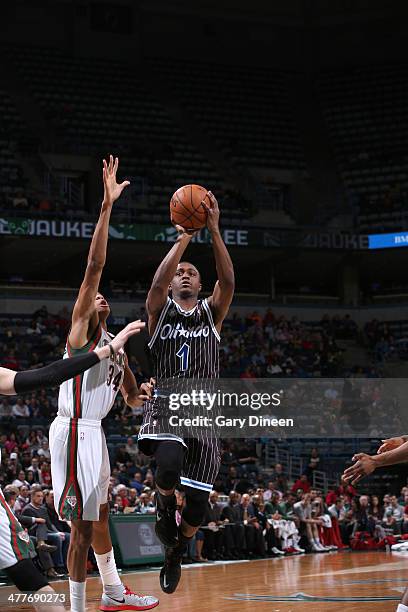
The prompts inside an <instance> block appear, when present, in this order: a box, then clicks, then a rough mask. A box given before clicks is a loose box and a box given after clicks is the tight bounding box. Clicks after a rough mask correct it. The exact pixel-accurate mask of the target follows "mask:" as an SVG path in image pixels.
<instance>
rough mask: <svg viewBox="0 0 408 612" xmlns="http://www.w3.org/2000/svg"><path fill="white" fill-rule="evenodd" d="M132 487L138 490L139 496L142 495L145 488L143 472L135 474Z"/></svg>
mask: <svg viewBox="0 0 408 612" xmlns="http://www.w3.org/2000/svg"><path fill="white" fill-rule="evenodd" d="M130 486H131V487H133V488H134V489H136V491H137V493H138V495H140V493H141V492H142V491H143V488H144V484H143V477H142V472H140V471H138V472H135V474H134V476H133V480H131V481H130Z"/></svg>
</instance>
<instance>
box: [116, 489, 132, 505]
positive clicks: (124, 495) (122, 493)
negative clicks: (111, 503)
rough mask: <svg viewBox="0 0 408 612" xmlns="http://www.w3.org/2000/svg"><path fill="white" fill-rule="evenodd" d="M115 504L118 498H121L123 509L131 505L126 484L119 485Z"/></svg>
mask: <svg viewBox="0 0 408 612" xmlns="http://www.w3.org/2000/svg"><path fill="white" fill-rule="evenodd" d="M114 494H115V503H117V500H116V497H117V496H119V497H120V498H121V499H122V503H121V507H122V508H126V506H128V505H129V501H128V499H127V487H126V485H124V484H118V486H117V487H116V489H115V491H114Z"/></svg>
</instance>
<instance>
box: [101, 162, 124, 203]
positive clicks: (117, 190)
mask: <svg viewBox="0 0 408 612" xmlns="http://www.w3.org/2000/svg"><path fill="white" fill-rule="evenodd" d="M118 167H119V159H118V158H117V157H115V160H114V159H113V157H112V155H110V156H109V164H107V162H106V159H104V160H103V188H104V194H103V199H104V202H106V203H107V204H109V205H110V206H112V204H113V203H114V202H115V201H116V200H117V199H118V198H119V197H120V195H121V193H122V191H123V190H124V189H125V187H127V186H128V185H130V182H129V181H123V183H117V182H116V173H117V171H118Z"/></svg>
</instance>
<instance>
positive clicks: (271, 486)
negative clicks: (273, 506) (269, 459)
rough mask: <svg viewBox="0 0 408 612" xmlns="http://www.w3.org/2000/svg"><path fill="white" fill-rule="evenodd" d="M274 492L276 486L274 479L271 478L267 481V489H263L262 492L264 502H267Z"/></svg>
mask: <svg viewBox="0 0 408 612" xmlns="http://www.w3.org/2000/svg"><path fill="white" fill-rule="evenodd" d="M275 492H276V488H275V481H273V480H269V481H268V487H267V489H266V490H265V491H264V493H263V499H264V501H265V502H268V501H270V500H271V497H272V495H273V494H274V493H275Z"/></svg>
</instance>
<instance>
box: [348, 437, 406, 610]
mask: <svg viewBox="0 0 408 612" xmlns="http://www.w3.org/2000/svg"><path fill="white" fill-rule="evenodd" d="M352 461H354V464H353V465H351V466H350V467H348V468H347V469H346V470H344V473H343V478H344V480H345V481H346V482H351V484H357V483H358V482H359V481H360V480H361V479H362V478H364V476H369V474H372V473H373V472H374V471H375V470H376V469H377V468H379V467H385V466H388V465H396V464H398V463H406V462H407V461H408V436H400V437H398V438H389V439H388V440H383V444H382V445H381V446H380V448H379V449H378V451H377V454H376V455H367V454H366V453H357V454H355V455H354V456H353V458H352ZM396 612H408V587H407V588H406V589H405V592H404V594H403V596H402V599H401V603H400V604H398V607H397V609H396Z"/></svg>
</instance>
